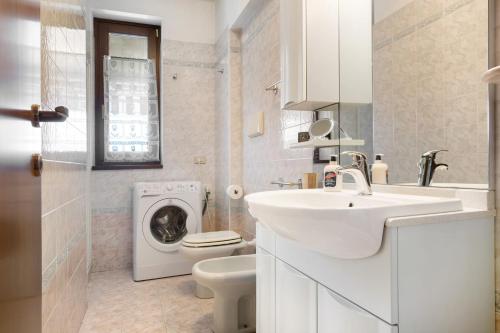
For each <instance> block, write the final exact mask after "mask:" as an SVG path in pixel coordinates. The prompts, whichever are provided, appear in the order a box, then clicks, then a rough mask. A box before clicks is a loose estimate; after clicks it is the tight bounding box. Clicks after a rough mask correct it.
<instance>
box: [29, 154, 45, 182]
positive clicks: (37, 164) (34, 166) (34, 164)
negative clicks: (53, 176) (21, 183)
mask: <svg viewBox="0 0 500 333" xmlns="http://www.w3.org/2000/svg"><path fill="white" fill-rule="evenodd" d="M42 170H43V158H42V155H41V154H33V155H31V172H32V173H33V176H35V177H40V176H41V175H42Z"/></svg>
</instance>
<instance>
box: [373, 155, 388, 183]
mask: <svg viewBox="0 0 500 333" xmlns="http://www.w3.org/2000/svg"><path fill="white" fill-rule="evenodd" d="M383 156H384V154H377V155H375V163H374V164H373V165H372V183H373V184H382V185H386V184H387V182H388V180H389V167H388V165H387V164H385V163H384V162H383V161H382V157H383Z"/></svg>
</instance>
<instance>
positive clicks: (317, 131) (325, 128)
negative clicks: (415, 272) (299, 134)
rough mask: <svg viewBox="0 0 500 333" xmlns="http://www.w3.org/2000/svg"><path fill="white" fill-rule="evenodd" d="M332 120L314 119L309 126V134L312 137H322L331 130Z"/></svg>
mask: <svg viewBox="0 0 500 333" xmlns="http://www.w3.org/2000/svg"><path fill="white" fill-rule="evenodd" d="M333 125H334V121H333V120H332V119H326V118H325V119H319V120H316V121H315V122H314V123H313V124H312V125H311V127H310V128H309V134H310V135H311V137H312V138H318V139H323V138H325V137H326V136H327V135H328V134H330V133H331V132H332V130H333Z"/></svg>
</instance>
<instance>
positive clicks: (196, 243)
mask: <svg viewBox="0 0 500 333" xmlns="http://www.w3.org/2000/svg"><path fill="white" fill-rule="evenodd" d="M239 242H241V235H240V234H238V233H236V232H234V231H214V232H203V233H198V234H188V235H186V236H185V237H184V239H183V245H184V246H188V247H208V246H220V245H228V244H236V243H239Z"/></svg>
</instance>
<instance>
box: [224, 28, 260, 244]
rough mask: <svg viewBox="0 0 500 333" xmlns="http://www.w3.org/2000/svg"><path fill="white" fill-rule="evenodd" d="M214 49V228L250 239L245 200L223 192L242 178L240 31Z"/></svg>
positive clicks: (228, 35)
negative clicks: (244, 217)
mask: <svg viewBox="0 0 500 333" xmlns="http://www.w3.org/2000/svg"><path fill="white" fill-rule="evenodd" d="M215 48H216V55H217V64H216V69H217V71H218V72H217V74H216V79H215V96H216V98H215V110H216V112H215V114H216V118H215V128H216V141H215V153H216V172H215V184H216V185H215V191H216V197H217V201H216V206H215V220H216V225H215V228H216V229H217V230H225V229H228V228H230V229H231V230H235V231H237V232H239V233H240V234H242V236H243V237H244V238H246V239H251V238H253V236H254V235H253V234H247V233H246V231H247V230H245V228H244V227H243V225H242V224H241V221H242V220H241V216H242V211H243V210H244V209H245V208H244V200H243V199H239V200H230V199H229V197H228V196H227V195H226V188H227V187H228V186H229V185H231V184H237V185H242V181H243V179H242V171H243V170H242V168H243V165H242V164H243V156H242V154H243V151H242V139H243V133H242V113H241V48H240V34H239V33H236V32H233V31H227V30H226V31H225V32H224V33H223V34H222V36H221V38H220V39H219V41H218V42H217V43H216V46H215ZM221 71H223V72H221Z"/></svg>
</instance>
